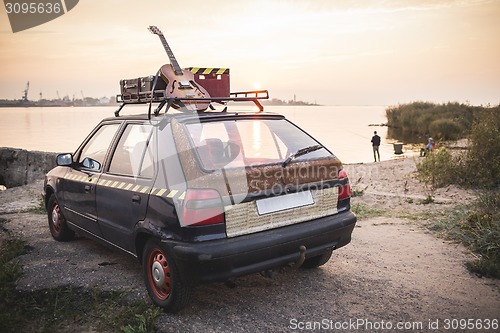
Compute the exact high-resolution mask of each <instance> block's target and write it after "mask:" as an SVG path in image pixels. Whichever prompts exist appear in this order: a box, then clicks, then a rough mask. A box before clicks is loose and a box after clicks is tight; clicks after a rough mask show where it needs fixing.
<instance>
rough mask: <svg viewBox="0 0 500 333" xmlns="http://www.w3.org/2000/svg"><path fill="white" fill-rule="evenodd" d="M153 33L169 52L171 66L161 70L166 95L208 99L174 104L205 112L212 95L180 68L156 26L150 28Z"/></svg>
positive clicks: (162, 67)
mask: <svg viewBox="0 0 500 333" xmlns="http://www.w3.org/2000/svg"><path fill="white" fill-rule="evenodd" d="M148 29H149V31H151V33H153V34H155V35H157V36H158V37H159V38H160V41H161V43H162V45H163V47H164V48H165V51H166V52H167V55H168V58H169V59H170V64H165V65H163V66H161V68H160V75H161V77H162V79H163V80H164V81H165V83H166V84H167V89H166V95H167V97H171V98H172V97H173V98H207V100H206V101H189V100H183V101H178V102H174V103H173V105H172V106H173V107H174V108H176V109H184V110H185V111H205V110H206V109H207V108H208V107H209V105H210V100H208V98H210V94H209V93H208V92H207V91H206V90H205V89H204V88H203V87H202V86H200V85H198V84H196V82H195V81H194V74H193V73H191V72H190V71H185V70H183V69H182V68H181V66H179V63H178V62H177V60H176V59H175V56H174V53H173V52H172V50H171V49H170V46H169V45H168V43H167V40H166V39H165V36H163V33H162V32H161V31H160V29H158V28H157V27H156V26H154V25H152V26H150V27H149V28H148Z"/></svg>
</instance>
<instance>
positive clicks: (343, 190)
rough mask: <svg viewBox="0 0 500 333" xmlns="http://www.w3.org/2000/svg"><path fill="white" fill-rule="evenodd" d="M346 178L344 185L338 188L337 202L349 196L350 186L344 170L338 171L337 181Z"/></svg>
mask: <svg viewBox="0 0 500 333" xmlns="http://www.w3.org/2000/svg"><path fill="white" fill-rule="evenodd" d="M344 178H346V181H347V182H346V184H345V185H340V186H339V200H342V199H346V198H349V197H350V196H351V185H349V180H348V179H347V172H345V170H340V171H339V179H344Z"/></svg>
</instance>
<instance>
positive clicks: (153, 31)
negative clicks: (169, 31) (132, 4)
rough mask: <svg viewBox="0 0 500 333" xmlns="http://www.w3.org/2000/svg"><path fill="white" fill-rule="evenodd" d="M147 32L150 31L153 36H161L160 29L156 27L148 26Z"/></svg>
mask: <svg viewBox="0 0 500 333" xmlns="http://www.w3.org/2000/svg"><path fill="white" fill-rule="evenodd" d="M148 30H149V31H151V33H153V34H155V35H158V36H161V35H163V33H162V32H161V31H160V29H158V27H157V26H155V25H150V26H149V28H148Z"/></svg>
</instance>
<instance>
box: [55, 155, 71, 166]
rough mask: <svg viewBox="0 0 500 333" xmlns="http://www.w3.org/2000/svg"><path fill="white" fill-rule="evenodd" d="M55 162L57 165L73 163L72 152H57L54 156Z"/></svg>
mask: <svg viewBox="0 0 500 333" xmlns="http://www.w3.org/2000/svg"><path fill="white" fill-rule="evenodd" d="M56 164H57V165H59V166H70V165H71V164H73V154H70V153H67V154H59V155H57V156H56Z"/></svg>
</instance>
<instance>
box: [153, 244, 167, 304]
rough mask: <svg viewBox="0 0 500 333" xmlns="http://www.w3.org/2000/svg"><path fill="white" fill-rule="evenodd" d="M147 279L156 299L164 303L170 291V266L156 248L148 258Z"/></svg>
mask: <svg viewBox="0 0 500 333" xmlns="http://www.w3.org/2000/svg"><path fill="white" fill-rule="evenodd" d="M148 279H149V285H150V286H151V289H152V290H153V293H154V294H155V296H156V297H158V298H159V299H160V300H162V301H164V300H166V299H167V298H168V297H169V296H170V292H171V290H172V287H171V284H170V282H171V276H170V266H169V264H168V261H167V258H165V255H164V254H163V252H162V251H161V250H159V249H157V248H155V249H153V250H152V251H151V252H150V253H149V256H148Z"/></svg>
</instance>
